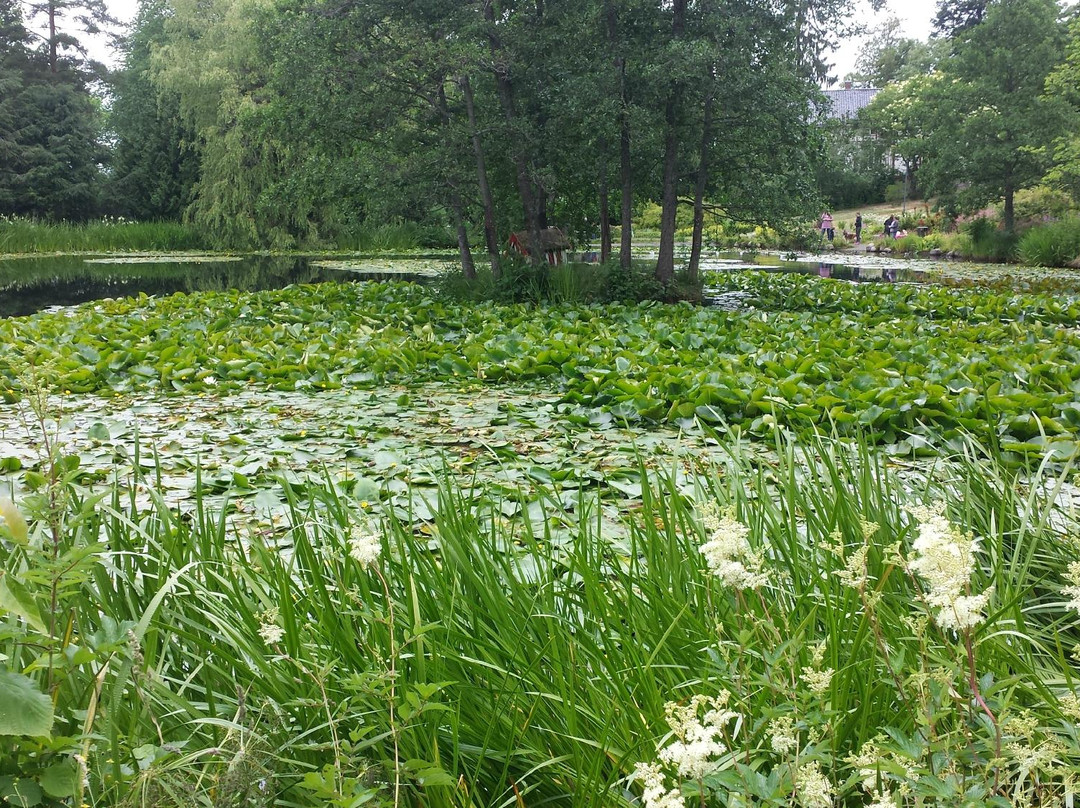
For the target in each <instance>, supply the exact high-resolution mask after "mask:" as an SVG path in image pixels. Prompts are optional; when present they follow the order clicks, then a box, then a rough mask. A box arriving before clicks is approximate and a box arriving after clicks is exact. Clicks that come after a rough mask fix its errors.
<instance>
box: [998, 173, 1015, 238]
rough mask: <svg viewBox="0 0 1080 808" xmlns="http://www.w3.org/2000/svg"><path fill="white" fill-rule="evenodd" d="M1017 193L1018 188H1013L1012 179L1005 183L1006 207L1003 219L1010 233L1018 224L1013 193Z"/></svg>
mask: <svg viewBox="0 0 1080 808" xmlns="http://www.w3.org/2000/svg"><path fill="white" fill-rule="evenodd" d="M1015 193H1016V189H1014V188H1013V184H1012V180H1009V181H1007V182H1006V183H1005V209H1004V210H1003V211H1002V215H1001V219H1002V222H1003V223H1004V225H1005V230H1006V231H1007V232H1009V233H1011V232H1012V231H1013V228H1014V226H1015V225H1016V214H1015V211H1014V209H1013V195H1014V194H1015Z"/></svg>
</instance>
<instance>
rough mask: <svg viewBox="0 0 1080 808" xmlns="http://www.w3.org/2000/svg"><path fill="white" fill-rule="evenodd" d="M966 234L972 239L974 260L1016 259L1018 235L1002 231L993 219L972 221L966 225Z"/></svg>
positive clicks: (981, 217) (982, 218) (983, 217)
mask: <svg viewBox="0 0 1080 808" xmlns="http://www.w3.org/2000/svg"><path fill="white" fill-rule="evenodd" d="M964 232H965V233H966V234H967V236H968V237H969V238H970V239H971V253H970V254H971V257H972V258H977V259H981V260H984V261H999V262H1000V261H1012V260H1014V259H1015V257H1016V249H1017V242H1018V239H1017V236H1016V234H1014V233H1012V232H1009V231H1008V230H1002V229H1000V228H999V227H998V225H997V223H996V222H994V221H992V220H991V219H988V218H986V217H985V216H979V217H977V218H975V219H972V220H971V221H970V222H968V223H967V224H965V225H964Z"/></svg>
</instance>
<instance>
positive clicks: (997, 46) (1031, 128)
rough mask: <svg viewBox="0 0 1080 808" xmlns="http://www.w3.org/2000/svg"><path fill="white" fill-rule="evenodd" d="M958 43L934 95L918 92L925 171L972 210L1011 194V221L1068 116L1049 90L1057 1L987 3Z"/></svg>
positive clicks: (1009, 223)
mask: <svg viewBox="0 0 1080 808" xmlns="http://www.w3.org/2000/svg"><path fill="white" fill-rule="evenodd" d="M954 46H955V48H956V55H955V56H954V57H953V58H952V59H950V60H949V61H948V62H947V63H946V64H945V65H944V70H943V72H942V74H941V75H940V76H939V77H938V78H937V79H935V80H934V84H935V86H936V90H935V92H934V94H933V96H932V97H931V98H930V99H928V102H927V101H924V102H920V103H921V106H922V107H924V108H926V109H927V114H925V115H922V116H921V119H922V121H921V122H922V124H923V127H924V131H928V132H929V138H928V139H929V146H930V156H929V157H928V158H927V162H926V164H925V166H924V167H923V178H924V180H925V181H926V182H927V183H928V184H929V185H930V186H931V187H932V188H933V189H935V190H937V191H940V192H941V193H942V194H943V195H944V196H945V197H946V198H947V201H949V202H950V203H951V201H952V200H955V202H956V203H957V204H958V205H959V207H961V208H962V209H965V210H969V211H973V210H978V209H979V208H981V207H982V206H983V205H985V204H986V203H987V202H994V201H997V200H998V199H1002V198H1003V199H1004V205H1003V221H1004V224H1005V229H1006V230H1010V231H1011V230H1013V229H1014V227H1015V217H1014V211H1013V199H1014V195H1015V193H1016V192H1017V191H1018V190H1020V189H1021V188H1024V187H1026V186H1029V185H1033V184H1035V183H1036V182H1038V181H1039V180H1040V179H1041V178H1042V176H1043V174H1044V173H1045V171H1046V169H1047V168H1048V156H1049V148H1048V147H1049V146H1050V144H1051V143H1052V142H1053V141H1054V139H1055V138H1057V137H1058V136H1059V135H1060V134H1061V133H1062V132H1063V131H1064V129H1063V127H1065V126H1066V117H1065V110H1066V108H1065V105H1064V104H1063V102H1062V99H1060V98H1059V97H1055V96H1051V95H1045V94H1044V93H1043V89H1044V86H1045V83H1046V79H1047V76H1048V75H1049V74H1050V72H1051V70H1052V69H1053V68H1054V66H1055V65H1056V64H1057V63H1058V62H1059V61H1060V60H1061V58H1062V55H1063V46H1064V29H1063V27H1062V25H1061V24H1060V23H1059V21H1058V6H1057V4H1056V3H1054V2H1051V1H1048V0H1016V2H1009V3H992V4H989V5H988V6H987V7H986V15H985V18H984V19H983V20H982V22H980V23H979V24H978V25H973V26H971V27H968V28H965V29H964V30H963V31H962V32H961V33H960V34H959V35H958V37H957V39H956V40H955V41H954ZM995 252H998V253H999V254H1000V252H1001V251H1000V250H995Z"/></svg>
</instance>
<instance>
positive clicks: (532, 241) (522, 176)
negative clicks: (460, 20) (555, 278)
mask: <svg viewBox="0 0 1080 808" xmlns="http://www.w3.org/2000/svg"><path fill="white" fill-rule="evenodd" d="M484 19H485V20H486V21H487V23H488V27H489V29H488V45H489V47H490V49H491V56H492V62H493V63H494V73H495V89H496V91H497V92H498V95H499V103H500V104H501V105H502V109H503V115H504V116H505V117H506V126H507V130H508V131H509V132H510V135H511V137H513V135H514V120H515V117H516V114H515V112H514V89H513V87H512V85H511V83H510V76H509V75H508V73H507V69H506V68H505V67H503V66H501V64H502V59H501V58H500V57H501V51H502V45H501V43H500V42H499V40H498V38H497V37H496V36H495V7H494V4H493V0H484ZM514 139H515V141H516V148H515V149H514V167H515V170H516V172H515V173H516V174H517V186H518V194H519V195H520V196H521V207H522V210H523V212H524V214H525V227H526V229H527V230H528V233H529V263H530V264H533V265H534V266H537V265H539V264H540V263H541V262H542V261H543V260H544V251H543V246H542V242H541V241H540V218H539V215H538V208H537V205H536V195H535V194H534V193H533V189H532V183H531V182H530V181H529V166H528V161H527V159H526V156H525V148H524V144H523V143H522V142H521V138H514Z"/></svg>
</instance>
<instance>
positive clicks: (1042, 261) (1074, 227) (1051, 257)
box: [1017, 219, 1080, 267]
mask: <svg viewBox="0 0 1080 808" xmlns="http://www.w3.org/2000/svg"><path fill="white" fill-rule="evenodd" d="M1017 253H1018V255H1019V257H1020V261H1021V262H1022V263H1025V264H1027V265H1029V266H1040V267H1063V266H1068V265H1069V264H1070V263H1072V262H1073V261H1075V260H1076V259H1077V258H1080V219H1068V220H1066V221H1062V222H1053V223H1051V224H1047V225H1043V226H1041V227H1033V228H1031V229H1030V230H1028V231H1027V232H1026V233H1025V234H1024V235H1023V237H1022V238H1021V239H1020V244H1019V246H1018V247H1017Z"/></svg>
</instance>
